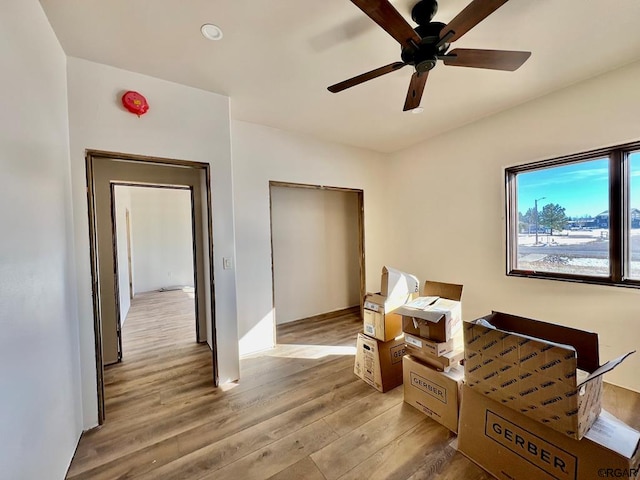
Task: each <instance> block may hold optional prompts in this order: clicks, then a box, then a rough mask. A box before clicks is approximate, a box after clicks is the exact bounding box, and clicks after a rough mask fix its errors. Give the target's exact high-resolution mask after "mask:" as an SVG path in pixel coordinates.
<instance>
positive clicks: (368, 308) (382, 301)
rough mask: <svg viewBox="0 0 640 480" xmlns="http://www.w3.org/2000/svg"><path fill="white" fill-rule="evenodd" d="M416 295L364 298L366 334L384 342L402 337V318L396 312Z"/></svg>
mask: <svg viewBox="0 0 640 480" xmlns="http://www.w3.org/2000/svg"><path fill="white" fill-rule="evenodd" d="M415 295H416V294H412V295H406V296H396V297H385V296H383V295H380V294H379V293H375V294H368V295H367V296H366V297H365V298H364V333H365V334H366V335H368V336H370V337H374V338H377V339H378V340H381V341H383V342H388V341H389V340H393V339H394V338H396V337H397V336H399V335H402V316H401V315H398V314H397V313H394V311H395V310H396V309H397V308H398V307H400V306H401V305H403V304H404V303H405V302H407V301H409V300H412V299H413V298H414V297H415Z"/></svg>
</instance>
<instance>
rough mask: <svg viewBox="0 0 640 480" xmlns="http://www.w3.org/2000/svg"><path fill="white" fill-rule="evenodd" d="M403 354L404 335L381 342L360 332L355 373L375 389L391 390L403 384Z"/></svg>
mask: <svg viewBox="0 0 640 480" xmlns="http://www.w3.org/2000/svg"><path fill="white" fill-rule="evenodd" d="M403 356H404V338H403V337H402V336H400V337H398V338H395V339H393V340H391V341H389V342H381V341H379V340H376V339H375V338H370V337H367V336H366V335H364V334H362V333H359V334H358V340H357V342H356V363H355V366H354V368H353V373H355V374H356V375H357V376H358V377H360V378H361V379H362V380H364V381H365V382H367V383H368V384H369V385H371V386H372V387H374V388H375V389H377V390H379V391H381V392H386V391H389V390H391V389H392V388H395V387H397V386H398V385H401V384H402V357H403Z"/></svg>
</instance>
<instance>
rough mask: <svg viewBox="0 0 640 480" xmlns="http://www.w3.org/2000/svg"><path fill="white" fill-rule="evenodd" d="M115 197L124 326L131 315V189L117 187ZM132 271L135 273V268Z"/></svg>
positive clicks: (119, 293) (119, 280) (121, 317)
mask: <svg viewBox="0 0 640 480" xmlns="http://www.w3.org/2000/svg"><path fill="white" fill-rule="evenodd" d="M114 197H115V198H114V203H115V207H116V246H117V255H118V298H119V300H120V301H119V305H120V322H121V324H122V325H124V322H125V321H126V319H127V313H129V308H130V307H131V290H130V288H129V259H128V252H127V211H129V217H130V218H131V193H130V187H123V186H117V187H115V189H114ZM132 253H133V252H132ZM132 260H133V258H132ZM131 270H132V272H133V268H132V269H131ZM134 291H135V289H134Z"/></svg>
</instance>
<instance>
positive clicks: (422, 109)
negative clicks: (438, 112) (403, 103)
mask: <svg viewBox="0 0 640 480" xmlns="http://www.w3.org/2000/svg"><path fill="white" fill-rule="evenodd" d="M422 112H424V108H422V107H416V108H414V109H413V110H411V113H415V114H418V113H422Z"/></svg>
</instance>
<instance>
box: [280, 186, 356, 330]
mask: <svg viewBox="0 0 640 480" xmlns="http://www.w3.org/2000/svg"><path fill="white" fill-rule="evenodd" d="M273 187H284V188H305V189H311V190H332V191H336V192H347V193H355V194H356V197H357V202H358V264H359V267H360V318H361V319H362V318H364V297H365V296H366V294H367V280H366V279H367V276H366V270H365V268H366V264H365V254H364V190H362V189H359V188H346V187H332V186H327V185H314V184H307V183H292V182H280V181H275V180H270V181H269V236H270V242H271V301H272V305H273V306H274V308H275V304H276V287H275V271H274V267H273V203H272V195H271V189H272V188H273ZM273 328H274V330H275V329H276V322H275V321H274V324H273Z"/></svg>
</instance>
